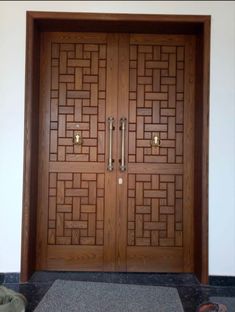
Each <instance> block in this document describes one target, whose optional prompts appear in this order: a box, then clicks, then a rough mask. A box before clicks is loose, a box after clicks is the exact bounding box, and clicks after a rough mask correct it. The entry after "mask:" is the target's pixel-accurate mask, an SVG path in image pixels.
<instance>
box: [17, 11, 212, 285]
mask: <svg viewBox="0 0 235 312" xmlns="http://www.w3.org/2000/svg"><path fill="white" fill-rule="evenodd" d="M71 21H72V22H71ZM84 21H85V22H84ZM86 21H88V22H86ZM103 21H104V22H103ZM138 21H140V23H137V22H138ZM78 25H79V29H80V30H82V29H84V30H85V31H107V30H108V31H111V32H112V31H117V32H120V31H123V32H126V31H127V32H130V31H133V32H135V31H137V32H142V33H148V32H151V33H154V32H156V31H157V32H158V33H160V34H161V33H172V34H173V33H177V34H185V33H190V34H196V35H197V41H196V46H197V55H196V84H197V85H196V86H197V87H196V90H195V91H196V92H195V97H196V101H197V105H196V108H197V109H196V114H195V116H196V122H195V124H196V125H198V127H197V128H196V130H195V137H198V135H199V136H200V137H202V140H201V142H203V144H196V146H195V155H196V161H195V173H196V176H195V181H196V182H195V200H196V201H195V205H196V206H197V211H195V224H194V226H195V227H196V230H195V233H196V236H195V246H196V253H195V254H196V255H197V256H196V257H195V272H196V274H197V276H198V278H199V279H200V280H201V281H202V282H204V283H206V282H207V281H208V215H207V214H208V194H207V193H208V111H209V104H208V103H209V100H208V96H209V46H210V17H208V16H175V15H171V16H169V15H163V16H161V15H130V14H86V13H85V14H84V13H50V12H28V13H27V49H26V52H27V54H26V97H25V103H26V107H25V147H24V149H25V153H24V197H23V225H22V262H21V280H22V281H27V280H28V278H29V277H30V275H31V274H32V272H33V271H34V270H35V264H34V263H35V253H34V250H35V248H34V246H35V239H34V237H35V228H36V227H35V221H36V218H35V214H34V211H35V199H36V197H37V194H36V193H37V186H36V184H35V181H37V179H35V178H36V177H37V167H38V165H37V148H36V146H37V144H38V142H37V140H36V139H35V138H37V136H38V135H37V131H38V127H37V122H38V114H37V110H38V108H37V105H38V104H37V98H38V95H37V92H38V91H37V90H38V85H39V84H38V81H39V74H38V72H37V67H38V65H39V62H38V53H37V52H38V51H39V47H38V46H39V43H40V41H39V38H38V37H37V36H38V35H37V34H38V32H40V31H41V30H44V31H47V30H50V29H51V30H56V29H57V30H59V31H62V30H66V31H74V30H75V29H77V26H78ZM136 25H138V27H137V26H136ZM156 26H157V27H156ZM156 29H157V30H156ZM150 30H151V31H150ZM197 112H198V113H197ZM33 125H34V127H33ZM200 125H203V127H201V126H200ZM197 142H198V140H197ZM54 168H55V167H54ZM140 168H141V170H142V172H143V173H145V172H146V173H147V172H149V173H151V170H148V168H146V166H145V165H141V166H140V167H139V169H140ZM173 168H174V165H171V169H170V170H173ZM158 169H159V170H158V171H159V173H164V172H165V169H166V167H165V165H163V164H159V167H158ZM90 170H92V169H90ZM99 170H102V169H101V168H100V169H99ZM129 170H130V172H132V173H134V172H135V170H136V166H135V164H131V165H129ZM168 170H169V169H168ZM202 171H203V172H202ZM64 172H66V167H64ZM154 172H156V170H154ZM181 172H182V168H179V169H176V168H174V171H172V173H175V174H176V173H177V174H179V173H181ZM31 177H33V180H32V179H31ZM111 180H112V179H111ZM111 180H110V181H111ZM32 181H34V183H32ZM112 225H113V224H111V225H110V226H112ZM111 241H112V240H111Z"/></svg>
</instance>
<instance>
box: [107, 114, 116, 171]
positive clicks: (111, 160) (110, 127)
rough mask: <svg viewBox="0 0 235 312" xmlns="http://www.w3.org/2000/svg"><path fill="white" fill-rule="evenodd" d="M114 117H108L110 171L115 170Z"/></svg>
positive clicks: (108, 167)
mask: <svg viewBox="0 0 235 312" xmlns="http://www.w3.org/2000/svg"><path fill="white" fill-rule="evenodd" d="M113 123H114V118H113V117H109V118H108V125H109V159H108V166H107V169H108V171H112V170H113V161H114V160H113V130H114V126H113Z"/></svg>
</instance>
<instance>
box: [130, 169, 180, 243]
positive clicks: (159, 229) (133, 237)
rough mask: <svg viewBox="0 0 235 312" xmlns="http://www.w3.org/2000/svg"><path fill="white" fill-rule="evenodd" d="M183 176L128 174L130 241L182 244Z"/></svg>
mask: <svg viewBox="0 0 235 312" xmlns="http://www.w3.org/2000/svg"><path fill="white" fill-rule="evenodd" d="M182 203H183V176H182V175H178V174H177V175H174V174H169V175H166V174H129V175H128V245H129V246H160V247H167V246H169V247H179V246H182V244H183V243H182V241H183V239H182V235H183V215H182Z"/></svg>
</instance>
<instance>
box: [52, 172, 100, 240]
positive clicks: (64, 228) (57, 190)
mask: <svg viewBox="0 0 235 312" xmlns="http://www.w3.org/2000/svg"><path fill="white" fill-rule="evenodd" d="M49 183H50V184H49V186H50V187H49V214H48V244H52V245H53V244H55V245H103V234H104V233H103V231H104V230H103V229H104V174H102V173H97V174H96V173H54V172H53V173H50V174H49Z"/></svg>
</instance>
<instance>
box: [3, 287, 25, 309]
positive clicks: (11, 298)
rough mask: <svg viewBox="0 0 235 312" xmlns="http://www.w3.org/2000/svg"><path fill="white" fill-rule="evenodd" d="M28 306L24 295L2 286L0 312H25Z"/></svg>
mask: <svg viewBox="0 0 235 312" xmlns="http://www.w3.org/2000/svg"><path fill="white" fill-rule="evenodd" d="M26 304H27V300H26V298H25V297H24V296H23V295H22V294H19V293H16V292H15V291H13V290H11V289H8V288H6V287H4V286H0V312H25V307H26Z"/></svg>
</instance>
